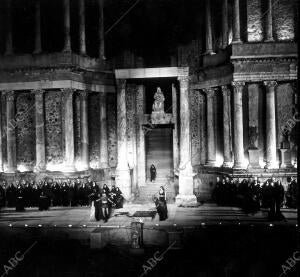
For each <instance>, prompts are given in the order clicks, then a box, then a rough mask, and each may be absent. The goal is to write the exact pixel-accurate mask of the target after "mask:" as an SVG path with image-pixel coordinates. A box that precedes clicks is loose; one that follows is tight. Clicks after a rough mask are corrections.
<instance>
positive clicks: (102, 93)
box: [99, 91, 107, 98]
mask: <svg viewBox="0 0 300 277" xmlns="http://www.w3.org/2000/svg"><path fill="white" fill-rule="evenodd" d="M99 96H100V98H105V97H106V96H107V93H106V92H105V91H100V92H99Z"/></svg>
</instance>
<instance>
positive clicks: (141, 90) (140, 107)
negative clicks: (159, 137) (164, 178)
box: [136, 85, 146, 186]
mask: <svg viewBox="0 0 300 277" xmlns="http://www.w3.org/2000/svg"><path fill="white" fill-rule="evenodd" d="M145 104H146V88H145V86H144V85H139V86H138V87H137V96H136V112H137V116H138V147H137V161H138V162H137V165H138V185H139V186H145V184H146V149H145V134H144V130H143V123H144V114H145V112H146V105H145Z"/></svg>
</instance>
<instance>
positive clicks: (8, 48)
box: [4, 0, 14, 55]
mask: <svg viewBox="0 0 300 277" xmlns="http://www.w3.org/2000/svg"><path fill="white" fill-rule="evenodd" d="M11 1H12V0H6V10H7V14H6V22H5V26H6V39H5V53H4V55H13V53H14V49H13V38H12V37H13V36H12V19H11V11H12V9H11Z"/></svg>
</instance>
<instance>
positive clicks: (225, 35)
mask: <svg viewBox="0 0 300 277" xmlns="http://www.w3.org/2000/svg"><path fill="white" fill-rule="evenodd" d="M222 3H223V4H222V5H223V6H222V48H223V49H225V48H226V47H227V46H228V0H223V1H222Z"/></svg>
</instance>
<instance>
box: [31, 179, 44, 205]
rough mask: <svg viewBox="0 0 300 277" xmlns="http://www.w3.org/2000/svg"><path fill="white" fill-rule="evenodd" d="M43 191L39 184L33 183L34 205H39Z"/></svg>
mask: <svg viewBox="0 0 300 277" xmlns="http://www.w3.org/2000/svg"><path fill="white" fill-rule="evenodd" d="M41 191H42V190H41V189H40V188H39V187H38V186H37V184H35V183H33V185H32V207H38V205H39V198H40V194H41Z"/></svg>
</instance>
